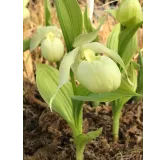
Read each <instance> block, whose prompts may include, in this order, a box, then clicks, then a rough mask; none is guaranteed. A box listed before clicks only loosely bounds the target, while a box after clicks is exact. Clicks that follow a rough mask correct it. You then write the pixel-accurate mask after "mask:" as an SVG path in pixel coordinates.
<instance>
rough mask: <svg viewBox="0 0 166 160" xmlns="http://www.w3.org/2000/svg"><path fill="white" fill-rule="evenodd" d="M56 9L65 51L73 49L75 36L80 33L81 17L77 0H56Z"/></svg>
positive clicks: (81, 26)
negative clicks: (65, 47)
mask: <svg viewBox="0 0 166 160" xmlns="http://www.w3.org/2000/svg"><path fill="white" fill-rule="evenodd" d="M55 6H56V11H57V15H58V19H59V22H60V25H61V28H62V32H63V36H64V39H65V42H66V46H67V51H68V52H69V51H71V50H72V49H73V47H72V44H73V42H74V40H75V38H76V37H77V36H78V35H80V34H81V33H82V29H83V18H82V13H81V9H80V7H79V5H78V2H77V0H56V1H55Z"/></svg>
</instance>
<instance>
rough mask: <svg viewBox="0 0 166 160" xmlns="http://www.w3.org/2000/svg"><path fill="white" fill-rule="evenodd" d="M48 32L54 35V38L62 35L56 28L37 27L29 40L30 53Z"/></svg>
mask: <svg viewBox="0 0 166 160" xmlns="http://www.w3.org/2000/svg"><path fill="white" fill-rule="evenodd" d="M49 32H52V33H54V34H55V36H56V37H61V35H62V32H61V30H60V29H59V28H58V27H56V26H48V27H41V26H40V27H38V29H37V32H36V33H35V34H34V35H33V37H32V38H31V43H30V51H31V52H32V51H33V50H34V49H35V48H36V47H37V46H38V45H39V44H40V43H41V41H42V40H43V39H44V38H45V37H46V35H47V34H48V33H49Z"/></svg>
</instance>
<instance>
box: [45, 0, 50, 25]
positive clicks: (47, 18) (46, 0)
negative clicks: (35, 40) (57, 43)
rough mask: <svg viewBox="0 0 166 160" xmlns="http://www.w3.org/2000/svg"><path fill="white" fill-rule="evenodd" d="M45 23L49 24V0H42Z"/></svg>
mask: <svg viewBox="0 0 166 160" xmlns="http://www.w3.org/2000/svg"><path fill="white" fill-rule="evenodd" d="M44 14H45V25H46V26H50V25H51V4H50V1H49V0H44Z"/></svg>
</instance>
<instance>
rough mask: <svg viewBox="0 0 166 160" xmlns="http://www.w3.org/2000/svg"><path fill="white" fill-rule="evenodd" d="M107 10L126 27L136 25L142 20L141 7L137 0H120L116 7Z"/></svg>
mask: <svg viewBox="0 0 166 160" xmlns="http://www.w3.org/2000/svg"><path fill="white" fill-rule="evenodd" d="M108 12H110V13H111V14H112V15H113V16H114V17H115V18H116V19H117V20H118V21H119V22H120V23H121V24H122V25H123V26H126V27H130V26H133V25H136V24H137V23H139V22H141V21H142V20H143V12H142V7H141V5H140V3H139V1H138V0H122V2H121V4H120V6H119V8H118V9H113V10H109V11H108Z"/></svg>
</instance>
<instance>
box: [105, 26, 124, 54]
mask: <svg viewBox="0 0 166 160" xmlns="http://www.w3.org/2000/svg"><path fill="white" fill-rule="evenodd" d="M120 28H121V27H120V23H118V24H116V25H115V26H114V28H113V29H112V31H111V32H110V34H109V36H108V39H107V47H108V48H109V49H111V50H113V51H116V52H117V53H118V44H119V34H120Z"/></svg>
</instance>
